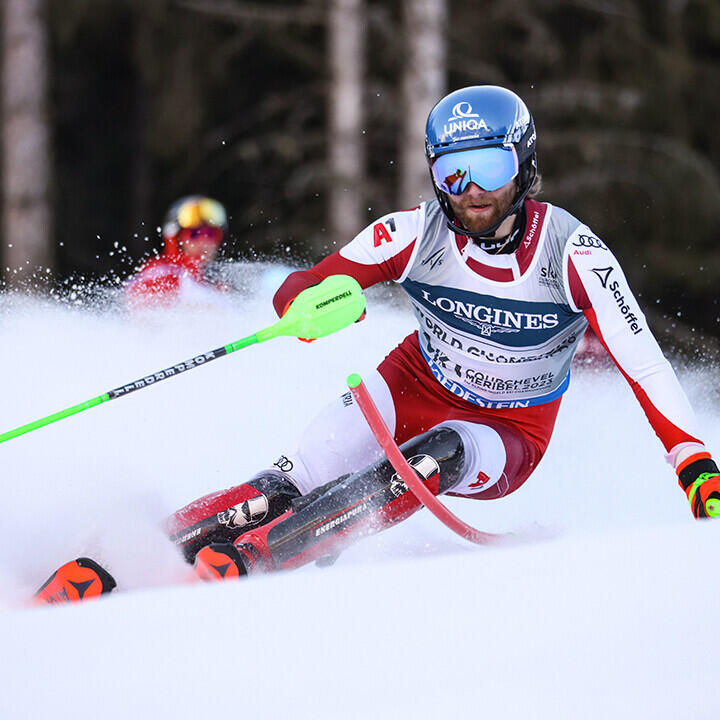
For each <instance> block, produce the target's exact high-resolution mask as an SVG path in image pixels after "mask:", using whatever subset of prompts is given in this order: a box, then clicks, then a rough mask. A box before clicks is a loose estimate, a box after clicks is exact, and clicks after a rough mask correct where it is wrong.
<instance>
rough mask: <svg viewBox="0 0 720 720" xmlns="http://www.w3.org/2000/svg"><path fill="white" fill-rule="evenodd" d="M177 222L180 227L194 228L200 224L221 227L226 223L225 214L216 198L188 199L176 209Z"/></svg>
mask: <svg viewBox="0 0 720 720" xmlns="http://www.w3.org/2000/svg"><path fill="white" fill-rule="evenodd" d="M177 224H178V225H179V226H180V228H196V227H199V226H201V225H214V226H215V227H219V228H223V227H225V226H226V225H227V214H226V213H225V208H224V207H223V206H222V205H221V204H220V203H219V202H218V201H217V200H212V199H210V198H201V199H198V200H188V201H187V202H185V203H183V204H182V205H181V206H180V207H179V209H178V211H177Z"/></svg>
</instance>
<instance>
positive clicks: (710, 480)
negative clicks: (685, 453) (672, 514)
mask: <svg viewBox="0 0 720 720" xmlns="http://www.w3.org/2000/svg"><path fill="white" fill-rule="evenodd" d="M694 457H697V455H696V456H694ZM689 459H690V460H692V458H689ZM677 473H678V478H679V480H680V487H682V489H683V490H684V491H685V494H686V495H687V497H688V500H689V501H690V508H691V509H692V513H693V515H694V516H695V517H696V518H708V517H720V470H718V466H717V465H716V464H715V462H714V461H713V459H712V458H711V457H710V455H709V454H708V453H702V455H701V457H700V458H698V459H696V460H692V462H690V463H687V464H685V463H683V464H682V465H680V467H679V468H678V470H677Z"/></svg>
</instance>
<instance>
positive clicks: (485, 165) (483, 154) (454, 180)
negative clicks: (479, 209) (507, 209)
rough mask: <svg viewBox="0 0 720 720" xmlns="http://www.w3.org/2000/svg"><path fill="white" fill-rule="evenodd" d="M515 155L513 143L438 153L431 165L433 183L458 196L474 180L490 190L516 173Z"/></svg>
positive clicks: (495, 188) (502, 183) (516, 161)
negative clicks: (443, 153)
mask: <svg viewBox="0 0 720 720" xmlns="http://www.w3.org/2000/svg"><path fill="white" fill-rule="evenodd" d="M518 165H519V164H518V157H517V153H516V152H515V148H514V147H513V146H512V145H509V146H503V147H490V148H475V149H473V150H461V151H459V152H452V153H447V154H446V155H440V157H438V158H437V160H435V162H434V163H433V166H432V175H433V180H434V181H435V184H436V185H437V186H438V188H439V189H440V190H442V191H443V192H445V193H449V194H450V195H460V194H461V193H463V192H465V189H466V188H467V186H468V185H469V184H470V183H471V182H474V183H475V184H476V185H479V186H480V187H481V188H482V189H483V190H487V191H488V192H492V191H493V190H497V189H498V188H501V187H502V186H503V185H505V184H506V183H509V182H510V181H511V180H512V179H513V178H514V177H515V176H516V175H517V174H518Z"/></svg>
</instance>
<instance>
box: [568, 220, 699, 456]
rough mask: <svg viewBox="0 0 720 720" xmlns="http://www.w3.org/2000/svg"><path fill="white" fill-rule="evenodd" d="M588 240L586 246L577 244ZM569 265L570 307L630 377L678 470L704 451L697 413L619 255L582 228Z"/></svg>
mask: <svg viewBox="0 0 720 720" xmlns="http://www.w3.org/2000/svg"><path fill="white" fill-rule="evenodd" d="M579 236H583V242H582V243H581V244H578V243H576V242H573V241H575V240H577V239H578V237H579ZM563 266H564V268H565V273H564V274H565V291H566V293H567V297H568V300H569V303H570V306H571V307H572V308H573V309H574V310H576V311H582V312H583V313H584V314H585V317H586V318H587V320H588V322H589V324H590V327H591V328H592V329H593V331H594V332H595V334H596V335H597V336H598V338H599V340H600V341H601V342H602V344H603V345H604V346H605V348H606V349H607V351H608V353H609V354H610V356H611V357H612V359H613V361H614V362H615V364H616V365H617V367H618V369H619V370H620V372H621V373H622V374H623V375H624V376H625V378H626V379H627V381H628V382H629V383H630V386H631V388H632V390H633V392H634V393H635V396H636V397H637V399H638V402H639V403H640V405H641V406H642V408H643V410H644V412H645V415H646V416H647V419H648V420H649V422H650V424H651V425H652V427H653V429H654V430H655V433H656V434H657V436H658V438H660V441H661V442H662V444H663V446H664V447H665V450H666V452H667V453H668V455H667V459H668V461H669V462H670V463H671V464H672V465H673V466H675V467H677V465H678V464H679V462H681V461H682V459H683V458H684V457H686V456H688V454H691V453H692V452H697V451H698V450H702V449H704V448H703V446H702V443H701V441H700V440H698V437H697V432H696V420H695V415H694V413H693V411H692V408H691V407H690V403H689V401H688V399H687V396H686V395H685V392H684V391H683V389H682V387H681V386H680V383H679V382H678V379H677V376H676V375H675V372H674V371H673V369H672V367H671V366H670V363H669V362H668V361H667V359H666V358H665V356H664V355H663V353H662V350H661V349H660V347H659V345H658V343H657V341H656V340H655V337H654V336H653V334H652V332H651V330H650V328H649V326H648V323H647V320H646V319H645V316H644V315H643V312H642V310H641V309H640V306H639V305H638V302H637V300H636V299H635V296H634V295H633V293H632V291H631V290H630V287H629V285H628V282H627V280H626V279H625V275H624V273H623V271H622V268H621V267H620V264H619V263H618V261H617V259H616V258H615V256H614V255H613V253H612V252H611V251H610V250H609V249H608V247H607V246H606V245H605V243H604V242H603V241H602V240H600V239H599V238H597V237H596V236H595V235H594V234H593V233H592V231H591V230H590V229H589V228H588V227H586V226H583V225H581V226H580V227H579V228H578V229H577V230H576V231H575V232H574V233H573V234H572V235H571V236H570V238H568V242H567V245H566V247H565V257H564V262H563Z"/></svg>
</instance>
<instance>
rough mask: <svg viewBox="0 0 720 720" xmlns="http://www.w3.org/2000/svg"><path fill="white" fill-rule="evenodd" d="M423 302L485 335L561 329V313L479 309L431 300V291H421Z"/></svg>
mask: <svg viewBox="0 0 720 720" xmlns="http://www.w3.org/2000/svg"><path fill="white" fill-rule="evenodd" d="M421 292H422V295H423V299H424V300H425V302H427V303H428V304H429V305H433V306H434V307H436V308H439V309H440V310H443V311H445V312H447V313H451V314H452V315H454V316H455V317H456V318H458V320H462V321H464V322H468V323H470V324H471V325H473V326H474V327H477V328H479V329H480V332H481V333H482V334H483V335H491V334H492V333H507V332H509V333H516V332H520V331H521V330H548V329H550V328H554V327H557V325H558V322H559V321H558V316H557V313H525V312H513V311H512V310H504V309H503V308H493V307H489V306H487V305H475V304H474V303H470V302H461V301H460V300H453V299H452V298H448V297H438V298H433V297H431V295H430V293H428V292H427V290H421Z"/></svg>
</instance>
